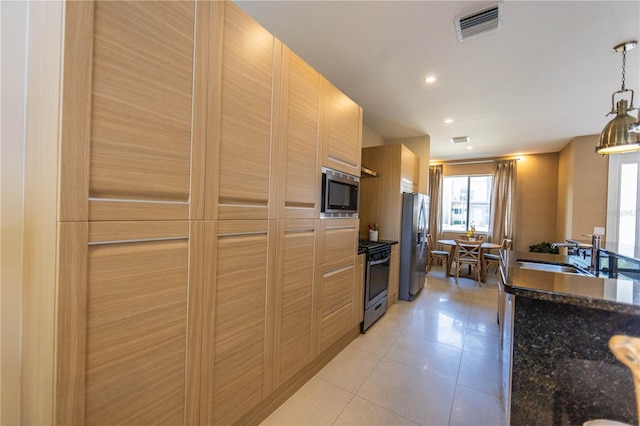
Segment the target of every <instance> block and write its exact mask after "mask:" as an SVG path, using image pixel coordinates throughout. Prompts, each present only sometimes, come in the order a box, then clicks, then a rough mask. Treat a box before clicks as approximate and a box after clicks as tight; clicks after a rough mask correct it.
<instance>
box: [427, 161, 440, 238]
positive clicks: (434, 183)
mask: <svg viewBox="0 0 640 426" xmlns="http://www.w3.org/2000/svg"><path fill="white" fill-rule="evenodd" d="M441 206H442V165H438V166H429V233H430V234H431V238H432V239H433V241H434V242H435V241H438V239H440V237H441V234H442V208H441ZM432 248H433V247H432Z"/></svg>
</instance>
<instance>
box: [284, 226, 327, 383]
mask: <svg viewBox="0 0 640 426" xmlns="http://www.w3.org/2000/svg"><path fill="white" fill-rule="evenodd" d="M317 226H318V221H317V220H314V219H287V220H282V221H278V247H277V250H278V256H277V258H278V262H277V263H278V270H277V280H276V298H275V350H276V356H275V360H276V362H275V383H276V387H277V386H280V385H282V384H283V383H285V382H286V381H287V380H289V379H290V378H291V377H293V376H294V375H295V374H296V373H298V372H299V371H300V370H302V369H303V368H304V367H305V366H307V365H308V364H309V363H310V362H311V360H312V359H313V356H314V354H313V341H314V336H315V329H314V328H313V321H314V309H313V290H314V273H315V251H316V236H317V233H318V229H317Z"/></svg>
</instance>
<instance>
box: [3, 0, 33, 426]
mask: <svg viewBox="0 0 640 426" xmlns="http://www.w3.org/2000/svg"><path fill="white" fill-rule="evenodd" d="M27 5H28V3H27V2H1V4H0V7H1V8H2V9H1V13H0V14H1V16H2V24H1V28H2V36H1V39H2V49H1V50H2V83H1V84H2V108H1V109H2V136H1V139H2V149H1V153H0V161H1V164H0V171H1V173H0V188H1V190H0V223H1V224H2V226H1V230H0V259H1V262H0V329H1V331H0V336H1V341H0V351H1V352H0V359H1V360H2V362H1V365H0V386H1V389H0V424H2V425H16V424H19V423H20V318H21V293H22V204H23V196H22V189H23V160H22V157H23V151H24V104H25V98H24V88H25V57H26V33H27V7H28V6H27Z"/></svg>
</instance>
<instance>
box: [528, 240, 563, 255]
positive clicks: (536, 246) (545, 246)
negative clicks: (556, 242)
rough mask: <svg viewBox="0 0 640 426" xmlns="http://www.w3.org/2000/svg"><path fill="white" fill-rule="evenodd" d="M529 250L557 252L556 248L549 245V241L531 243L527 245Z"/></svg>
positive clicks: (534, 251)
mask: <svg viewBox="0 0 640 426" xmlns="http://www.w3.org/2000/svg"><path fill="white" fill-rule="evenodd" d="M529 251H530V252H533V253H550V254H558V253H559V252H558V249H557V248H555V247H551V243H548V242H546V241H543V242H541V243H539V244H532V245H530V246H529Z"/></svg>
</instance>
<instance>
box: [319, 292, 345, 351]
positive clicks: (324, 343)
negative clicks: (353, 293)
mask: <svg viewBox="0 0 640 426" xmlns="http://www.w3.org/2000/svg"><path fill="white" fill-rule="evenodd" d="M352 310H353V303H352V302H349V303H347V304H345V305H343V306H341V307H340V308H339V309H336V310H335V311H333V312H331V313H330V314H327V315H325V316H323V317H322V320H320V350H321V351H324V350H326V349H327V348H328V347H329V346H331V345H332V344H334V343H335V342H337V341H338V339H340V338H341V337H342V336H344V334H345V333H346V332H348V331H349V329H350V328H351V326H352V321H351V318H352V314H353V312H352Z"/></svg>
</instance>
